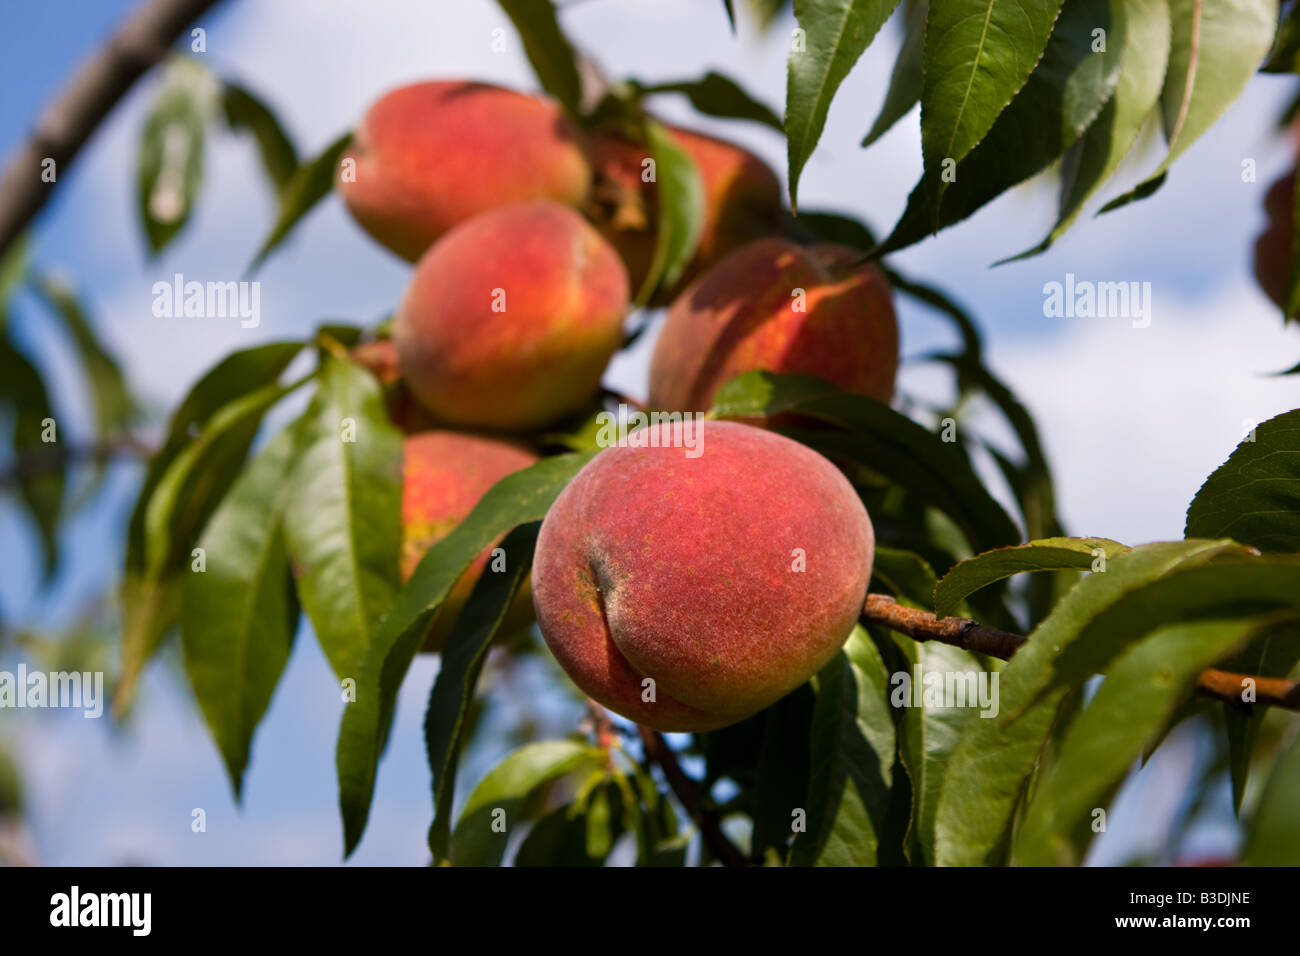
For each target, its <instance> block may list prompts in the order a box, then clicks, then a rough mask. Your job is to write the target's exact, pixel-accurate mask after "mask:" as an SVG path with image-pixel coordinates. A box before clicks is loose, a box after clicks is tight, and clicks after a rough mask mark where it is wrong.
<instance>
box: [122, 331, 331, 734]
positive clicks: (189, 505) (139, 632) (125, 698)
mask: <svg viewBox="0 0 1300 956" xmlns="http://www.w3.org/2000/svg"><path fill="white" fill-rule="evenodd" d="M263 348H267V349H274V348H275V347H274V346H264V347H263ZM295 351H296V349H295ZM239 358H240V359H242V361H234V360H235V359H236V356H231V357H230V358H228V359H226V361H225V362H223V363H222V364H221V365H220V366H218V369H216V370H214V371H213V372H211V373H209V374H208V375H207V376H205V377H204V379H203V380H202V381H200V383H199V385H197V386H196V387H195V389H194V391H192V392H191V393H190V395H189V397H187V399H186V401H185V403H184V404H182V405H181V408H180V410H179V411H178V412H177V413H176V417H175V418H173V420H172V429H173V431H172V434H171V436H169V438H168V443H167V444H166V445H165V446H164V447H163V450H162V452H161V453H160V454H159V455H158V456H157V458H155V460H154V462H152V463H151V464H150V470H149V474H148V475H146V479H145V489H144V490H143V491H142V492H141V496H140V499H139V501H138V503H137V505H136V512H135V513H134V514H132V516H131V522H132V531H131V537H130V539H129V540H128V542H127V570H126V580H125V582H124V585H123V598H122V603H123V618H124V620H123V635H122V678H121V680H120V681H119V683H118V689H117V699H116V701H115V702H114V706H115V708H116V709H117V710H118V712H119V713H121V712H122V710H123V709H124V708H125V707H126V705H127V703H128V702H129V701H130V698H131V695H132V694H133V693H134V688H135V682H136V680H137V679H138V678H139V676H140V673H141V672H142V671H143V669H144V665H145V664H146V663H148V661H149V659H150V658H151V657H152V656H153V653H154V652H155V651H156V650H157V649H158V647H159V645H160V644H161V643H162V639H163V637H164V636H165V635H166V632H167V631H168V630H169V629H170V628H171V627H172V625H173V624H175V623H176V621H177V618H178V616H179V614H180V608H181V593H182V592H181V586H182V580H181V575H182V574H184V573H185V571H184V569H185V566H186V564H187V563H188V562H189V561H190V552H191V549H192V548H193V547H194V546H195V545H196V543H197V539H198V536H199V534H200V532H202V530H203V528H204V526H205V525H206V524H207V521H208V518H209V517H210V516H211V514H212V513H213V511H214V510H215V509H216V507H217V505H218V503H219V502H220V501H221V499H222V498H223V497H224V496H225V494H226V492H227V491H228V490H229V488H230V485H231V483H232V482H233V481H234V480H235V477H236V475H237V474H238V473H239V470H240V467H241V466H242V465H243V462H244V459H245V458H246V457H247V456H248V449H249V447H250V446H251V445H252V443H253V439H254V438H255V437H256V435H257V431H258V429H259V427H260V426H261V423H262V419H263V417H265V415H266V413H267V412H268V411H269V410H270V409H271V407H272V406H273V405H275V404H276V402H278V401H279V400H280V399H281V398H283V397H285V396H286V395H288V394H289V393H290V392H292V391H294V390H295V389H297V388H298V387H300V386H301V385H303V384H304V383H305V382H306V381H307V379H301V380H299V381H297V382H295V383H293V384H291V385H287V386H283V385H279V384H277V383H275V382H274V381H273V382H272V383H271V384H268V385H261V386H259V387H255V388H251V389H249V388H248V381H247V379H244V380H243V381H242V384H243V385H244V386H245V388H244V389H243V390H240V391H239V392H237V393H236V394H238V395H239V397H237V398H233V399H231V400H230V401H228V402H226V403H225V404H222V405H220V406H219V407H217V408H215V409H213V410H212V411H211V414H210V415H206V416H203V417H202V418H200V417H199V413H200V412H204V411H207V408H206V403H207V402H208V401H209V400H211V399H215V398H216V397H217V396H219V395H220V394H222V393H223V392H225V391H226V390H227V389H232V388H235V387H237V386H236V383H237V382H239V381H240V379H241V376H239V375H238V373H237V372H236V370H237V369H243V368H246V367H249V366H252V365H254V364H256V361H257V360H259V359H262V360H264V359H266V358H267V356H266V355H258V356H256V358H254V357H252V356H249V355H248V353H242V354H241V355H240V356H239ZM218 373H220V374H218ZM192 416H193V417H192ZM181 423H185V425H184V426H182V427H184V428H185V429H186V431H185V432H182V433H178V432H177V430H176V429H177V427H178V426H181ZM191 426H192V427H193V429H194V435H193V436H192V437H191V436H190V435H189V434H188V429H189V427H191ZM178 434H181V435H184V436H185V438H190V440H189V441H188V442H187V443H182V442H184V439H181V441H178V442H177V443H176V444H175V445H173V440H174V439H176V438H177V436H178ZM163 461H165V462H166V463H165V465H164V464H161V462H163ZM155 469H157V471H155ZM155 475H156V477H155ZM137 519H138V522H139V523H138V527H137ZM137 534H138V538H137V537H136V535H137Z"/></svg>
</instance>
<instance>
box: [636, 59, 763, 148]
mask: <svg viewBox="0 0 1300 956" xmlns="http://www.w3.org/2000/svg"><path fill="white" fill-rule="evenodd" d="M630 85H631V86H632V88H633V89H634V90H635V91H636V92H637V93H638V94H639V95H641V96H651V95H654V94H657V93H681V94H683V95H684V96H685V97H686V98H687V99H689V100H690V101H691V105H692V106H694V107H695V109H696V110H697V111H699V112H701V113H703V114H704V115H705V116H716V117H718V118H719V119H741V120H751V121H752V122H755V123H762V124H763V125H764V126H767V127H769V128H771V129H774V130H776V131H777V132H778V133H784V132H785V125H784V124H783V123H782V122H781V117H779V116H777V115H776V113H774V112H773V111H772V109H771V107H769V106H768V105H767V104H765V103H760V102H759V101H758V100H756V99H754V98H753V97H752V96H750V95H749V94H748V93H747V92H745V90H744V89H743V88H742V87H741V86H740V84H738V83H737V82H736V81H735V80H733V79H731V78H730V77H727V76H723V75H722V74H721V73H715V72H714V71H712V70H710V71H709V72H708V73H706V74H704V76H702V77H701V78H700V79H698V80H678V81H677V82H675V83H655V84H653V85H645V84H643V83H639V82H637V81H636V80H631V81H630Z"/></svg>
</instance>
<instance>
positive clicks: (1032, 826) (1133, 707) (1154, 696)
mask: <svg viewBox="0 0 1300 956" xmlns="http://www.w3.org/2000/svg"><path fill="white" fill-rule="evenodd" d="M1272 623H1274V619H1272V618H1266V619H1259V618H1249V617H1248V618H1237V619H1227V620H1220V619H1214V618H1210V619H1206V620H1198V621H1189V622H1182V623H1177V624H1170V625H1168V626H1166V627H1161V628H1158V629H1157V630H1155V631H1154V632H1152V633H1151V634H1150V635H1149V636H1147V637H1145V638H1143V639H1141V640H1140V641H1138V642H1137V643H1135V644H1133V645H1132V646H1131V647H1129V648H1128V649H1127V650H1126V651H1124V652H1123V653H1122V654H1121V655H1120V656H1119V657H1118V658H1116V660H1115V662H1114V663H1113V664H1112V665H1111V666H1110V668H1109V669H1108V670H1107V671H1106V676H1105V680H1104V681H1102V684H1101V687H1100V689H1099V690H1098V691H1097V693H1096V694H1095V695H1094V696H1093V697H1092V699H1091V700H1090V701H1089V702H1088V704H1087V706H1085V707H1084V710H1083V712H1082V713H1081V714H1080V715H1079V716H1078V717H1076V718H1075V720H1074V722H1073V723H1072V724H1071V725H1070V729H1069V730H1068V731H1067V732H1066V734H1065V739H1064V741H1063V742H1062V744H1061V747H1060V749H1059V751H1058V752H1057V754H1056V756H1055V759H1054V761H1053V763H1052V765H1051V767H1050V768H1049V769H1048V771H1047V773H1046V774H1045V775H1044V776H1043V778H1042V779H1041V780H1040V781H1039V783H1038V785H1037V788H1036V791H1035V794H1034V798H1033V800H1032V801H1031V802H1030V804H1029V809H1028V812H1027V813H1026V815H1025V818H1024V821H1023V822H1022V824H1021V826H1020V828H1019V830H1018V831H1017V837H1016V846H1015V862H1016V863H1017V864H1019V865H1025V866H1054V865H1055V866H1077V865H1078V864H1079V863H1080V862H1081V861H1082V854H1083V852H1084V851H1085V850H1086V849H1087V844H1086V843H1083V844H1082V845H1079V844H1076V842H1075V841H1074V840H1073V839H1071V836H1072V834H1074V833H1076V832H1082V833H1085V834H1087V835H1088V836H1091V835H1092V830H1091V827H1090V826H1089V824H1090V823H1092V822H1093V820H1092V814H1093V813H1094V811H1095V810H1098V809H1102V808H1103V807H1104V806H1105V803H1106V802H1107V800H1108V799H1109V796H1110V794H1111V793H1112V792H1113V791H1114V790H1115V788H1116V787H1118V786H1119V784H1120V782H1121V781H1122V780H1123V778H1124V776H1125V775H1126V774H1127V773H1128V772H1129V770H1130V769H1131V768H1132V767H1133V765H1134V763H1135V761H1136V760H1137V759H1138V757H1139V756H1140V755H1141V754H1142V752H1143V750H1144V748H1146V747H1147V746H1148V745H1149V744H1151V743H1153V742H1154V741H1155V740H1157V739H1158V738H1159V737H1160V735H1161V733H1162V732H1163V730H1164V728H1165V726H1166V724H1167V723H1168V721H1169V720H1170V718H1172V716H1173V714H1174V712H1175V711H1176V710H1177V709H1178V707H1179V705H1180V704H1181V703H1183V701H1184V700H1185V699H1186V698H1188V697H1189V696H1191V694H1192V690H1193V688H1194V686H1195V684H1196V677H1197V675H1198V674H1199V673H1200V672H1201V671H1202V670H1203V669H1204V668H1206V667H1209V666H1210V665H1212V664H1214V663H1216V662H1218V661H1220V660H1222V659H1223V658H1224V657H1226V656H1228V655H1229V654H1231V653H1232V652H1233V651H1234V650H1236V649H1237V648H1238V647H1240V646H1242V645H1243V644H1245V643H1246V642H1247V641H1249V640H1250V639H1251V638H1252V637H1254V636H1255V635H1256V634H1257V633H1259V631H1260V629H1261V627H1264V626H1267V625H1271V624H1272Z"/></svg>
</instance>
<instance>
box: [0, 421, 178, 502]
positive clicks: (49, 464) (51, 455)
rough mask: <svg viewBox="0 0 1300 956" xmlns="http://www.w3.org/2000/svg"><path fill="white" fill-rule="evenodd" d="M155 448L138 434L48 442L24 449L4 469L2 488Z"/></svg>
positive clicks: (144, 454) (149, 454) (138, 455)
mask: <svg viewBox="0 0 1300 956" xmlns="http://www.w3.org/2000/svg"><path fill="white" fill-rule="evenodd" d="M153 454H154V449H153V448H151V447H150V446H149V445H148V444H147V443H145V442H143V441H141V440H140V439H139V438H137V437H136V436H134V435H130V434H126V435H116V436H111V437H109V438H104V439H101V440H99V441H96V442H91V443H89V444H84V445H73V444H68V443H66V442H50V443H49V444H48V445H40V446H34V447H32V448H27V449H24V450H23V451H22V452H21V453H20V454H19V455H18V457H17V458H16V459H15V460H14V462H13V463H12V464H11V465H10V466H9V467H8V468H6V469H5V470H3V471H0V491H4V490H6V489H8V488H11V487H13V486H14V485H17V484H19V483H20V482H22V481H24V480H26V479H28V478H32V477H35V476H37V475H44V474H47V473H49V472H52V471H61V470H62V469H64V468H66V467H68V465H71V464H75V463H79V462H93V463H97V464H99V463H103V462H107V461H111V460H112V459H114V458H141V459H144V458H151V457H153Z"/></svg>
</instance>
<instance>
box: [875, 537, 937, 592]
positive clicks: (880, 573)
mask: <svg viewBox="0 0 1300 956" xmlns="http://www.w3.org/2000/svg"><path fill="white" fill-rule="evenodd" d="M871 577H872V580H873V584H872V590H873V591H874V590H875V589H876V587H875V584H876V583H879V584H881V585H883V586H884V587H886V588H888V589H889V590H890V591H893V592H894V594H895V596H897V597H898V598H900V599H902V600H905V601H907V602H908V603H910V604H914V605H915V606H916V607H919V608H929V607H930V605H931V604H932V603H933V601H934V587H935V585H936V584H937V583H938V582H937V581H936V580H935V576H934V568H932V567H930V563H929V562H928V561H926V560H925V558H923V557H921V556H920V555H919V554H913V553H912V552H911V551H903V550H900V549H898V548H889V547H885V546H884V545H877V546H876V553H875V555H874V557H873V559H872V562H871Z"/></svg>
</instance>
